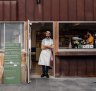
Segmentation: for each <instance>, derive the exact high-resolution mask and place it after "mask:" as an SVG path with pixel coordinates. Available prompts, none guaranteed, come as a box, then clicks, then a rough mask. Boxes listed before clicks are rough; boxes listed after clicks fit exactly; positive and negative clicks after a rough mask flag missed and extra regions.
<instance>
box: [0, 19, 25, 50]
mask: <svg viewBox="0 0 96 91" xmlns="http://www.w3.org/2000/svg"><path fill="white" fill-rule="evenodd" d="M10 23H14V24H15V23H21V24H23V27H22V28H23V29H24V28H25V27H24V21H0V24H4V26H3V27H4V47H3V48H2V49H0V52H5V32H6V31H5V25H6V24H10ZM20 33H21V31H20ZM24 34H25V33H24V30H23V33H22V35H24ZM23 39H24V41H25V38H24V36H23ZM21 43H22V41H21ZM21 49H25V45H24V47H23V48H21Z"/></svg>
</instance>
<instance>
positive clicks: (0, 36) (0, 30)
mask: <svg viewBox="0 0 96 91" xmlns="http://www.w3.org/2000/svg"><path fill="white" fill-rule="evenodd" d="M3 48H4V24H2V23H0V49H3Z"/></svg>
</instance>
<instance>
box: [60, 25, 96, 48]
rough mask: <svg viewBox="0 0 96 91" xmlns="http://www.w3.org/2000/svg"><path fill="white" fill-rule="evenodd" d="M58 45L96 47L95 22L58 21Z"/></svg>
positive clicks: (64, 46)
mask: <svg viewBox="0 0 96 91" xmlns="http://www.w3.org/2000/svg"><path fill="white" fill-rule="evenodd" d="M59 47H60V49H62V48H64V49H84V48H85V49H92V48H96V23H59Z"/></svg>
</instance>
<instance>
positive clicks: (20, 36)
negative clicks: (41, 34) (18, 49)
mask: <svg viewBox="0 0 96 91" xmlns="http://www.w3.org/2000/svg"><path fill="white" fill-rule="evenodd" d="M23 27H24V25H23V23H6V24H5V42H12V43H21V46H22V48H24V30H23V29H24V28H23Z"/></svg>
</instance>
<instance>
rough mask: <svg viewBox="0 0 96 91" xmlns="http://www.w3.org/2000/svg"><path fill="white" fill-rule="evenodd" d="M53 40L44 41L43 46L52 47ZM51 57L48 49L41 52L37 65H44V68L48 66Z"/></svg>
mask: <svg viewBox="0 0 96 91" xmlns="http://www.w3.org/2000/svg"><path fill="white" fill-rule="evenodd" d="M52 44H53V40H52V39H49V40H46V39H45V40H44V45H52ZM51 56H52V52H51V50H50V49H45V50H42V51H41V54H40V57H39V62H38V65H45V66H50V58H51Z"/></svg>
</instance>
